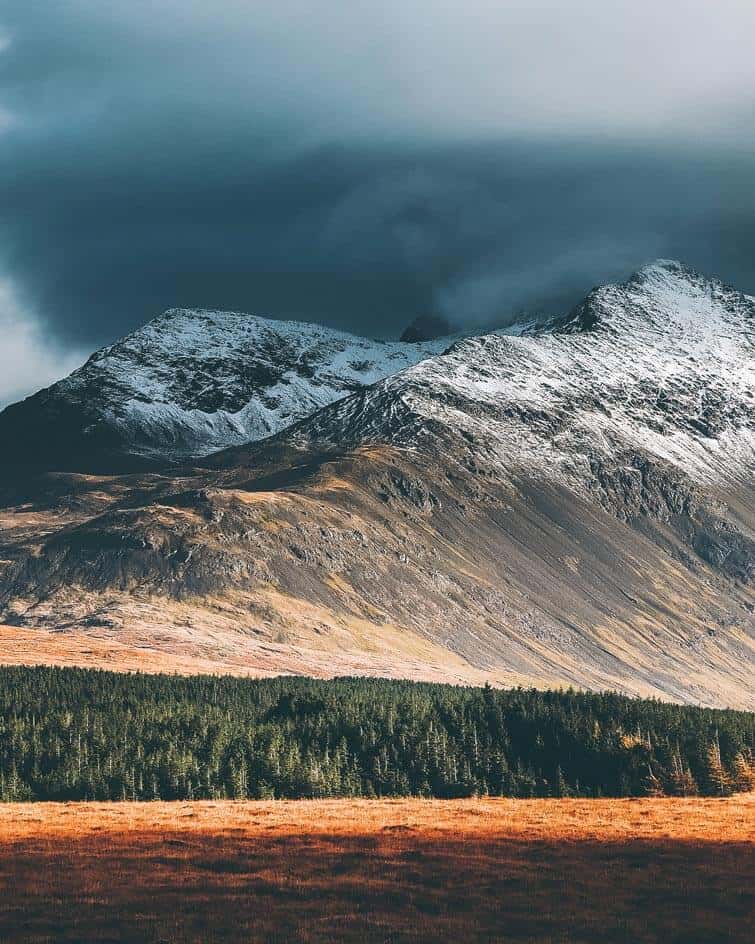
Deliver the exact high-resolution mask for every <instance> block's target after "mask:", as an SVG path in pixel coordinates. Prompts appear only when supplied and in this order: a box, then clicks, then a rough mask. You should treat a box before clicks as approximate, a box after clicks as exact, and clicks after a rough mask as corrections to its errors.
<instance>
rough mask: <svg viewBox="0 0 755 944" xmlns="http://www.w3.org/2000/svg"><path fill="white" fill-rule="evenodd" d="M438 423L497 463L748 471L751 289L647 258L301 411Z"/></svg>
mask: <svg viewBox="0 0 755 944" xmlns="http://www.w3.org/2000/svg"><path fill="white" fill-rule="evenodd" d="M438 424H440V425H441V426H442V427H445V428H447V429H449V430H452V431H454V432H462V433H463V434H464V435H465V437H466V439H467V441H469V442H474V444H475V446H474V448H475V450H476V451H477V453H478V454H480V455H487V457H488V458H490V459H491V461H493V462H494V463H496V464H497V465H498V467H499V468H500V469H501V471H502V473H503V474H506V473H512V474H514V473H516V472H526V473H527V474H530V475H531V474H534V475H537V476H541V477H544V478H557V479H559V480H560V481H566V482H568V483H570V484H572V485H574V486H575V487H580V486H581V484H582V483H584V481H585V478H586V475H588V474H589V469H590V467H591V463H594V462H595V461H596V459H597V460H598V461H605V462H607V463H609V464H612V465H614V466H615V465H616V464H617V463H619V464H620V463H621V462H622V461H624V460H623V459H622V457H625V456H631V455H637V454H644V455H649V456H651V457H655V458H656V459H660V460H663V461H665V462H669V463H671V464H673V465H674V466H676V467H677V468H678V469H679V470H680V471H681V472H683V473H684V474H685V475H687V476H689V477H690V478H691V479H692V480H693V481H697V482H699V483H701V484H702V483H708V484H714V483H726V482H732V481H735V480H736V481H745V482H750V483H751V482H752V481H753V480H755V299H753V298H750V297H748V296H745V295H742V294H741V293H739V292H736V291H734V290H733V289H729V288H727V287H726V286H724V285H723V284H722V283H720V282H718V281H716V280H709V279H705V278H703V277H701V276H699V275H697V274H696V273H693V272H691V271H690V270H689V269H687V268H685V267H684V266H682V265H681V264H679V263H676V262H671V261H659V262H656V263H654V264H653V265H650V266H647V267H646V268H644V269H642V270H640V271H639V272H638V273H637V274H636V275H635V276H633V277H632V278H631V279H630V280H629V281H628V282H626V283H624V284H621V285H608V286H604V287H602V288H599V289H596V290H594V291H593V292H592V293H591V294H590V295H589V296H588V298H587V299H586V301H585V302H584V303H583V304H582V305H581V306H579V307H578V308H577V309H575V311H574V312H572V313H571V314H570V315H569V316H568V317H566V318H564V319H560V320H554V322H552V323H551V324H550V325H548V326H547V327H543V326H540V327H537V326H535V327H532V328H530V329H527V330H525V331H524V332H523V333H521V334H519V335H516V336H505V335H502V334H490V335H484V336H482V337H476V338H465V339H462V340H459V341H457V342H456V343H454V344H453V345H451V346H450V348H449V349H448V350H447V351H446V352H445V353H444V354H443V355H442V356H435V357H431V358H429V359H427V360H425V361H423V362H422V363H420V364H417V365H415V366H412V367H410V368H408V369H406V370H404V371H403V372H401V373H400V374H397V375H395V376H393V377H390V378H388V379H386V380H384V381H382V382H380V383H378V384H376V385H375V386H374V387H372V388H370V389H369V390H367V391H364V392H363V393H361V394H357V395H354V396H352V397H350V398H349V399H347V400H345V401H342V402H341V403H339V404H337V405H336V406H334V407H332V408H330V409H328V410H325V411H323V412H322V413H321V414H318V415H316V416H314V417H313V418H312V420H311V421H309V422H307V423H304V424H303V425H302V429H301V433H300V434H299V435H302V436H311V437H313V438H318V437H323V438H325V439H328V440H331V441H338V440H339V439H340V440H344V439H346V440H347V441H349V440H350V441H361V440H370V439H375V440H382V441H385V440H388V441H391V442H393V443H395V444H398V445H402V446H406V447H412V446H414V445H416V444H417V443H419V442H421V441H422V439H423V437H427V436H430V435H431V430H433V429H437V428H438Z"/></svg>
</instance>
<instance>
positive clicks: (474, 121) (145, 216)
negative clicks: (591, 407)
mask: <svg viewBox="0 0 755 944" xmlns="http://www.w3.org/2000/svg"><path fill="white" fill-rule="evenodd" d="M121 6H122V7H123V9H118V8H116V7H115V5H111V4H102V3H99V2H94V0H57V2H50V3H45V4H40V5H37V4H28V3H24V4H21V3H18V2H16V3H14V2H11V4H10V9H9V10H7V11H6V12H3V13H1V14H0V27H2V28H3V29H4V34H3V35H4V36H5V44H4V45H5V49H4V51H3V52H2V53H0V70H1V71H0V81H1V82H2V94H1V95H0V107H2V112H0V198H1V199H2V207H3V210H2V217H1V218H0V309H2V310H0V328H1V329H2V330H3V332H4V336H5V337H6V339H7V340H6V342H5V343H4V347H3V351H4V353H3V354H2V355H0V372H2V370H3V368H5V373H6V375H8V376H11V375H12V376H11V379H10V380H8V379H7V377H6V379H5V380H4V379H3V378H0V402H1V401H2V400H3V399H4V398H7V397H8V396H9V395H10V394H11V393H13V394H15V393H16V391H20V390H21V389H22V388H24V387H25V386H26V387H29V388H32V387H35V386H39V385H40V384H41V383H43V382H45V381H46V380H48V379H49V377H50V376H52V375H53V374H54V373H55V372H56V364H57V365H58V367H59V368H60V370H62V368H63V365H62V364H61V363H60V362H59V361H58V360H57V357H58V354H59V353H62V354H64V355H65V356H66V357H67V356H68V353H69V352H71V351H72V350H75V351H77V352H79V351H86V350H88V349H91V348H92V347H94V346H95V345H98V344H101V343H104V342H106V341H109V340H111V339H113V338H115V337H117V336H119V335H121V334H123V333H124V332H125V331H127V330H129V329H131V328H133V327H135V326H137V325H139V324H141V323H142V322H144V321H145V320H147V319H148V318H150V317H152V316H153V315H155V314H156V313H157V312H159V311H160V310H162V309H164V308H166V307H169V306H174V305H178V306H197V307H200V306H203V307H218V308H235V309H241V310H247V311H254V312H258V313H263V314H269V315H272V316H275V317H280V318H289V317H298V318H305V319H311V320H320V321H324V322H326V323H329V324H332V325H337V326H340V327H346V328H349V329H351V330H354V331H359V332H364V333H370V334H375V335H381V336H389V335H395V334H396V333H397V332H399V331H400V330H401V328H402V327H403V326H404V324H405V323H406V322H407V321H408V320H409V319H410V318H412V317H413V316H414V315H415V314H417V313H418V312H425V311H439V312H442V313H444V314H446V315H447V316H448V317H450V318H451V320H453V321H456V322H457V323H464V324H472V325H474V324H479V325H483V324H489V323H493V322H503V321H505V320H507V319H511V318H512V317H514V315H515V314H516V313H518V312H520V311H522V310H526V311H535V312H540V311H543V312H545V311H552V310H554V309H555V308H559V307H564V306H566V305H570V304H571V303H572V302H573V301H575V300H576V299H577V298H578V297H579V296H580V295H582V294H583V293H584V292H585V291H586V290H587V289H589V288H590V287H591V286H592V285H593V284H595V283H596V282H599V281H603V280H605V279H610V278H615V277H621V276H623V275H625V274H626V273H627V272H628V271H630V270H631V269H633V268H635V267H637V266H638V265H641V264H642V263H643V262H646V261H648V260H649V259H652V258H654V257H656V256H659V255H664V256H677V257H681V258H683V259H685V260H686V261H688V262H690V263H691V264H693V265H697V266H699V267H701V268H703V269H705V270H708V271H713V272H717V273H719V274H721V275H722V276H723V277H725V278H727V279H728V280H730V281H733V282H735V283H736V284H737V285H738V286H739V287H741V288H743V289H745V290H748V291H751V292H752V291H755V272H754V270H753V263H752V259H753V248H755V199H754V198H753V196H752V194H753V187H752V182H753V170H754V169H755V161H754V160H753V157H752V140H753V139H752V134H751V128H750V125H749V124H748V123H747V120H746V119H747V117H748V115H749V117H751V116H752V97H751V93H752V89H753V79H755V67H753V62H752V57H751V55H750V50H749V46H748V43H747V42H746V37H747V36H748V35H751V31H750V29H749V28H750V27H752V26H753V25H755V14H754V13H753V11H752V9H751V8H750V6H749V4H744V3H741V2H739V0H724V2H723V3H722V4H721V5H717V6H716V9H715V11H712V5H710V4H709V3H703V2H702V0H685V2H684V3H681V0H679V2H677V0H668V2H667V3H665V4H664V3H661V4H660V7H661V8H662V9H661V10H659V9H658V7H659V4H658V3H655V4H651V3H650V2H649V0H647V2H646V0H639V2H638V0H635V2H634V3H632V4H630V3H624V2H619V3H617V4H616V5H613V6H612V12H611V13H610V14H608V13H607V12H606V8H605V4H602V3H598V2H597V0H582V2H581V3H579V4H576V5H558V6H557V5H554V4H549V3H545V2H537V0H532V2H529V3H528V4H526V5H524V4H518V3H508V4H500V3H486V2H483V0H475V2H473V3H472V4H466V5H465V6H464V10H462V8H461V5H458V6H457V5H455V4H448V3H444V2H437V0H436V2H434V3H429V0H418V2H415V3H409V4H406V3H402V4H399V3H398V2H394V0H390V2H386V3H385V4H382V5H375V9H374V11H373V12H371V13H370V12H369V9H370V8H368V7H362V6H361V5H343V7H344V9H336V7H339V6H340V5H331V4H328V5H325V4H319V3H313V2H311V0H310V2H307V3H304V2H298V0H281V2H279V3H277V4H275V5H267V4H265V5H263V4H258V3H251V2H240V0H224V2H220V3H216V4H209V3H206V2H198V0H195V2H191V0H184V2H182V3H178V2H176V0H163V2H162V3H158V4H155V3H146V2H143V0H132V2H131V3H129V4H123V5H121ZM567 6H568V7H569V9H568V10H567ZM378 7H379V8H378ZM714 13H715V15H714ZM19 339H20V340H19ZM22 363H23V364H24V365H26V367H27V368H28V369H27V370H24V369H22V367H20V366H18V365H19V364H22ZM11 364H13V365H15V367H14V371H15V372H13V371H11V370H10V365H11ZM65 366H66V368H67V366H68V363H67V362H66V365H65ZM58 372H59V371H58Z"/></svg>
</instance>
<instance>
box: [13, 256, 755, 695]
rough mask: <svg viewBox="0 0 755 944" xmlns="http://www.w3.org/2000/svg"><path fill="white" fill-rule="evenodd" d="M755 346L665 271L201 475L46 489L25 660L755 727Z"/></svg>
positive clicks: (711, 291) (750, 330)
mask: <svg viewBox="0 0 755 944" xmlns="http://www.w3.org/2000/svg"><path fill="white" fill-rule="evenodd" d="M754 346H755V299H752V298H749V297H748V296H745V295H742V294H741V293H739V292H737V291H735V290H734V289H731V288H729V287H727V286H725V285H723V284H722V283H721V282H719V281H717V280H714V279H707V278H704V277H702V276H700V275H698V274H696V273H694V272H692V271H691V270H689V269H687V268H685V267H684V266H682V265H681V264H679V263H676V262H667V261H661V262H657V263H654V264H653V265H651V266H648V267H646V268H644V269H642V270H641V271H640V272H638V273H637V274H636V275H635V276H633V277H632V278H631V279H629V281H627V282H626V283H623V284H621V285H608V286H603V287H601V288H597V289H595V290H594V291H593V292H591V293H590V295H589V296H588V297H587V298H586V299H585V301H584V302H583V303H582V304H581V305H580V306H578V307H577V308H576V309H575V310H574V311H572V312H570V313H569V314H567V315H565V316H563V317H560V318H555V319H553V320H551V321H550V322H548V323H547V324H540V325H536V324H533V325H531V326H530V327H528V328H524V329H521V330H520V331H519V333H518V334H510V335H501V334H491V335H485V336H482V337H476V338H462V339H458V340H456V341H453V342H452V343H450V344H449V345H448V346H447V347H446V348H445V350H444V351H443V352H442V353H440V354H436V355H433V356H429V357H426V358H425V359H424V360H422V361H421V362H419V363H417V364H414V365H412V366H409V367H406V368H405V369H403V370H400V371H399V372H397V373H395V374H393V375H391V376H388V377H385V378H383V379H381V380H379V381H377V382H376V383H374V384H372V385H371V386H368V387H365V388H363V389H360V390H358V391H356V392H355V393H353V394H351V395H349V396H347V397H344V398H342V399H340V400H338V401H337V402H334V403H331V404H329V405H327V406H324V407H322V408H321V409H319V410H317V411H316V412H314V413H312V414H311V415H309V416H307V417H306V418H304V419H302V420H300V421H299V422H297V423H294V424H293V425H292V426H290V427H288V428H287V429H285V430H283V431H282V432H280V433H278V434H277V435H275V436H272V437H269V438H267V439H266V440H264V441H261V442H257V443H251V444H245V445H242V446H236V447H232V448H229V449H226V450H223V451H220V452H217V453H214V454H212V455H209V456H207V457H206V458H204V459H203V460H202V462H201V466H197V464H196V463H195V464H194V465H193V466H192V467H189V466H186V467H184V468H183V469H173V470H167V471H166V470H162V471H161V472H154V471H153V472H150V473H136V474H131V475H120V476H118V475H110V476H106V475H96V476H95V475H86V476H82V475H56V476H52V477H49V478H48V479H46V480H45V481H44V482H43V483H41V484H40V485H39V486H38V489H39V490H38V492H37V494H36V496H35V497H34V499H33V500H32V501H27V502H25V503H24V504H23V505H20V506H11V505H8V504H6V507H5V508H4V509H2V511H0V529H1V531H0V533H2V539H1V540H2V546H0V558H2V559H3V560H4V564H2V565H0V566H2V567H3V570H2V571H0V589H1V591H2V592H1V594H0V607H1V608H2V610H1V612H2V614H3V615H4V619H5V622H6V624H7V625H8V626H9V627H10V628H9V629H7V630H6V633H7V634H9V635H7V637H6V640H12V639H14V638H18V639H22V640H23V645H24V646H29V645H30V644H31V645H33V640H34V639H43V640H44V646H45V647H46V648H47V650H48V651H50V646H52V645H53V642H52V641H51V637H50V636H49V635H47V636H45V635H44V631H45V630H48V631H50V630H56V631H57V632H56V633H55V637H54V644H55V645H56V646H58V647H59V648H60V647H64V648H66V647H67V651H68V653H69V655H68V656H67V658H72V659H73V658H75V659H77V660H81V659H84V660H87V659H91V658H100V656H92V653H95V654H97V653H99V654H100V655H101V654H102V653H108V656H107V658H108V659H110V660H115V661H116V662H117V661H118V660H119V659H121V660H125V662H124V663H123V664H127V665H129V666H131V665H133V664H141V665H144V664H150V663H152V664H154V665H159V666H163V667H164V666H165V665H166V664H170V659H171V658H174V659H175V660H176V663H174V664H178V665H180V666H181V667H187V666H193V667H194V668H201V669H215V670H220V669H222V670H226V671H236V672H254V673H258V674H268V673H275V672H307V673H314V674H320V675H332V674H373V675H393V676H408V677H414V678H432V679H444V680H452V681H464V682H477V683H479V682H482V681H490V682H491V683H494V684H501V685H512V684H526V685H537V686H540V687H542V686H559V685H575V686H579V687H585V688H594V689H606V688H611V689H618V690H621V691H624V692H629V693H635V694H642V695H654V696H662V697H665V698H672V699H676V700H680V701H686V702H695V703H703V704H711V705H727V704H728V705H732V706H738V707H746V708H755V690H753V686H752V678H753V674H754V670H755V589H754V587H753V577H754V576H755V475H754V473H755V409H754V407H755V400H754V399H753V398H754V396H755V361H754V360H753V354H754V353H755V352H754V351H753V347H754ZM61 630H63V631H64V632H61ZM14 633H17V634H18V636H17V637H14V635H13V634H14ZM35 633H37V634H38V635H36V636H35ZM18 645H20V643H18ZM72 652H73V653H74V655H73V656H72V655H70V653H72ZM102 658H105V657H104V656H102ZM128 660H131V661H128Z"/></svg>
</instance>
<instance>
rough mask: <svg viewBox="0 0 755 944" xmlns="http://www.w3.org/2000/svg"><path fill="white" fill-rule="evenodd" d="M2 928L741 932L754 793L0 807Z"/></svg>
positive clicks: (260, 935)
mask: <svg viewBox="0 0 755 944" xmlns="http://www.w3.org/2000/svg"><path fill="white" fill-rule="evenodd" d="M0 839H1V841H2V851H1V852H0V940H1V941H3V942H4V944H17V942H22V941H23V942H24V944H26V942H35V944H36V942H53V941H54V942H56V944H57V942H139V944H152V942H154V944H157V942H163V944H188V942H192V944H212V942H221V941H222V942H231V941H232V942H236V941H243V942H250V941H260V942H263V941H264V942H281V944H282V942H294V941H296V942H335V941H337V942H341V941H344V942H373V941H374V942H391V944H399V942H419V941H422V942H438V941H449V942H450V941H462V942H466V941H470V942H472V941H474V942H478V941H479V942H483V941H486V942H487V941H526V942H546V941H547V942H551V941H575V942H577V941H579V942H591V941H595V942H598V941H602V942H605V941H625V942H643V941H661V940H662V941H663V942H664V944H674V942H678V944H693V942H699V944H703V942H705V944H710V942H735V941H746V940H752V938H751V937H750V935H751V933H752V927H751V924H750V921H751V918H752V914H753V906H755V895H754V893H753V886H752V876H753V873H754V871H755V797H754V796H753V795H747V796H738V797H734V798H729V799H722V800H699V799H688V800H679V799H676V800H655V799H652V800H593V801H586V800H532V801H522V800H465V801H447V802H442V801H422V800H397V801H386V800H384V801H368V800H356V801H348V800H332V801H331V800H322V801H298V802H245V803H234V802H215V803H209V802H208V803H174V804H168V803H149V804H131V803H124V804H28V805H6V806H3V807H2V808H0Z"/></svg>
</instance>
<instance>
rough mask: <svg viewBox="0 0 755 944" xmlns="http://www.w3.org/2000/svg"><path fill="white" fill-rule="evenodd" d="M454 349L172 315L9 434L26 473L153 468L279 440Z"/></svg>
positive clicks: (25, 407)
mask: <svg viewBox="0 0 755 944" xmlns="http://www.w3.org/2000/svg"><path fill="white" fill-rule="evenodd" d="M415 340H419V339H415ZM448 343H450V342H449V341H438V340H433V341H432V342H430V343H412V344H409V343H401V342H390V341H387V342H384V341H374V340H371V339H368V338H360V337H356V336H354V335H351V334H347V333H345V332H342V331H336V330H333V329H331V328H325V327H322V326H321V325H315V324H308V323H303V322H293V321H273V320H270V319H266V318H259V317H255V316H252V315H246V314H241V313H237V312H226V311H195V310H187V309H171V310H170V311H166V312H165V313H164V314H162V315H160V316H159V317H158V318H155V319H154V320H153V321H151V322H149V324H147V325H145V326H144V327H143V328H139V329H138V330H137V331H134V332H133V333H132V334H129V335H128V336H127V337H125V338H123V339H122V340H121V341H118V342H117V343H116V344H112V345H110V346H109V347H105V348H103V349H102V350H100V351H97V352H96V353H95V354H93V355H92V356H91V357H90V358H89V360H88V361H87V362H86V364H84V366H83V367H80V368H79V369H78V370H76V371H74V372H73V373H72V374H71V375H70V376H69V377H66V378H65V379H64V380H61V381H60V382H59V383H56V384H53V386H51V387H49V388H48V389H46V390H42V391H41V392H39V393H37V394H35V395H34V396H32V397H29V398H28V399H26V400H24V401H23V402H22V403H17V404H15V405H13V406H10V407H8V408H7V409H6V410H4V411H3V412H2V413H0V436H1V437H2V438H3V439H5V440H6V441H9V442H13V443H14V448H13V453H12V456H11V459H12V461H13V463H14V464H16V465H17V466H20V467H26V468H32V469H44V468H56V469H58V470H60V469H70V470H77V471H94V470H106V471H118V470H124V469H127V468H140V467H142V468H144V467H153V466H154V465H155V464H160V463H164V462H166V461H167V462H175V461H178V460H185V459H190V458H195V457H198V456H203V455H207V454H208V453H210V452H213V451H216V450H219V449H223V448H225V447H226V446H231V445H234V444H238V443H244V442H250V441H252V440H257V439H262V438H264V437H266V436H270V435H272V434H273V433H276V432H278V431H279V430H281V429H284V428H285V427H286V426H288V425H290V424H291V423H294V422H296V421H297V420H299V419H301V418H302V417H304V416H307V415H309V414H310V413H313V412H314V411H315V410H317V409H319V408H320V407H322V406H324V405H325V404H327V403H331V402H332V401H334V400H336V399H338V398H340V397H343V396H346V395H347V394H349V393H351V392H352V391H354V390H357V389H359V388H361V387H363V386H365V385H368V384H371V383H374V382H375V381H376V380H379V379H380V378H382V377H385V376H387V375H389V374H392V373H395V372H396V371H398V370H401V369H402V368H404V367H407V366H409V365H410V364H414V363H416V362H417V361H418V360H421V359H422V358H423V357H427V356H428V355H429V354H433V353H438V352H439V351H441V350H443V348H444V347H445V346H446V345H447V344H448Z"/></svg>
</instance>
